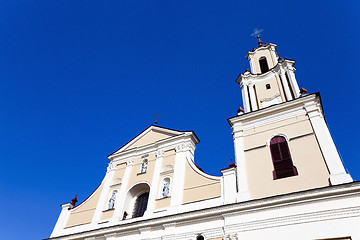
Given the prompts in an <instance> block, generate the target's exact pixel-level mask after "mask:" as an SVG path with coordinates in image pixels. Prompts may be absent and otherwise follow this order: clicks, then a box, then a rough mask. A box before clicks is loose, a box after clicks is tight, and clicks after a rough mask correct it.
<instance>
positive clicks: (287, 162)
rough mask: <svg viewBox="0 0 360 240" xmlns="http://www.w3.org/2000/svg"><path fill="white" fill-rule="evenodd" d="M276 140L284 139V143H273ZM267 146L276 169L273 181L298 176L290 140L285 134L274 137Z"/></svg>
mask: <svg viewBox="0 0 360 240" xmlns="http://www.w3.org/2000/svg"><path fill="white" fill-rule="evenodd" d="M275 138H282V139H283V141H278V142H274V143H272V141H273V140H274V139H275ZM267 145H268V146H269V149H270V156H271V160H272V163H273V167H274V170H273V179H274V180H276V179H282V178H287V177H293V176H297V175H298V171H297V168H296V167H295V166H294V163H293V160H292V157H291V152H290V148H289V140H288V138H287V137H286V136H285V135H283V134H278V135H274V136H272V137H271V138H270V139H269V141H268V144H267ZM276 149H277V150H276Z"/></svg>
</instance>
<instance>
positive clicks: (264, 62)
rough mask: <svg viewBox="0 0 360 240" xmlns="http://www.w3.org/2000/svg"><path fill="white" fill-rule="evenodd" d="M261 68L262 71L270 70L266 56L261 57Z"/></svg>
mask: <svg viewBox="0 0 360 240" xmlns="http://www.w3.org/2000/svg"><path fill="white" fill-rule="evenodd" d="M259 64H260V70H261V73H266V72H267V71H269V65H268V63H267V60H266V57H261V58H259Z"/></svg>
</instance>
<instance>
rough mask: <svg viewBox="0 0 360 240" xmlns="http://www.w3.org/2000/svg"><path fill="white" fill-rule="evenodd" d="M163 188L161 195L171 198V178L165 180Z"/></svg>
mask: <svg viewBox="0 0 360 240" xmlns="http://www.w3.org/2000/svg"><path fill="white" fill-rule="evenodd" d="M162 186H163V188H162V192H161V195H162V197H164V198H165V197H169V196H170V178H168V177H167V178H165V179H164V180H163V184H162Z"/></svg>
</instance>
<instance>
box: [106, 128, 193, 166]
mask: <svg viewBox="0 0 360 240" xmlns="http://www.w3.org/2000/svg"><path fill="white" fill-rule="evenodd" d="M194 140H195V139H194V137H193V135H192V133H191V132H188V133H185V134H182V135H179V136H175V137H169V138H166V139H162V140H160V141H156V142H154V143H151V144H148V145H145V146H141V147H136V148H133V149H129V150H126V151H124V152H118V153H114V154H112V155H111V156H109V157H108V158H109V160H110V161H122V160H124V161H125V160H126V159H127V158H129V157H134V158H136V157H139V156H141V155H142V154H144V153H155V152H156V151H157V150H159V149H161V150H166V149H167V148H169V147H170V146H174V147H176V145H178V144H181V143H183V142H189V141H190V142H192V143H193V145H194V147H193V149H195V144H196V143H197V141H194Z"/></svg>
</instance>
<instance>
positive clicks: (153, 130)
mask: <svg viewBox="0 0 360 240" xmlns="http://www.w3.org/2000/svg"><path fill="white" fill-rule="evenodd" d="M184 134H191V135H192V136H193V137H194V141H195V144H196V143H198V142H199V139H198V138H197V136H196V135H195V133H194V132H193V131H177V130H173V129H169V128H163V127H159V126H154V125H151V126H150V127H148V128H147V129H145V130H144V131H143V132H141V133H140V134H139V135H137V136H136V137H135V138H133V139H132V140H131V141H129V142H128V143H127V144H125V145H124V146H122V147H121V148H120V149H118V150H116V151H115V152H114V153H112V154H110V155H109V156H108V157H110V156H113V154H118V153H121V152H125V151H128V150H131V149H135V148H139V147H143V146H146V145H149V144H153V143H155V142H159V141H162V140H165V139H168V138H171V137H177V136H181V135H184Z"/></svg>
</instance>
